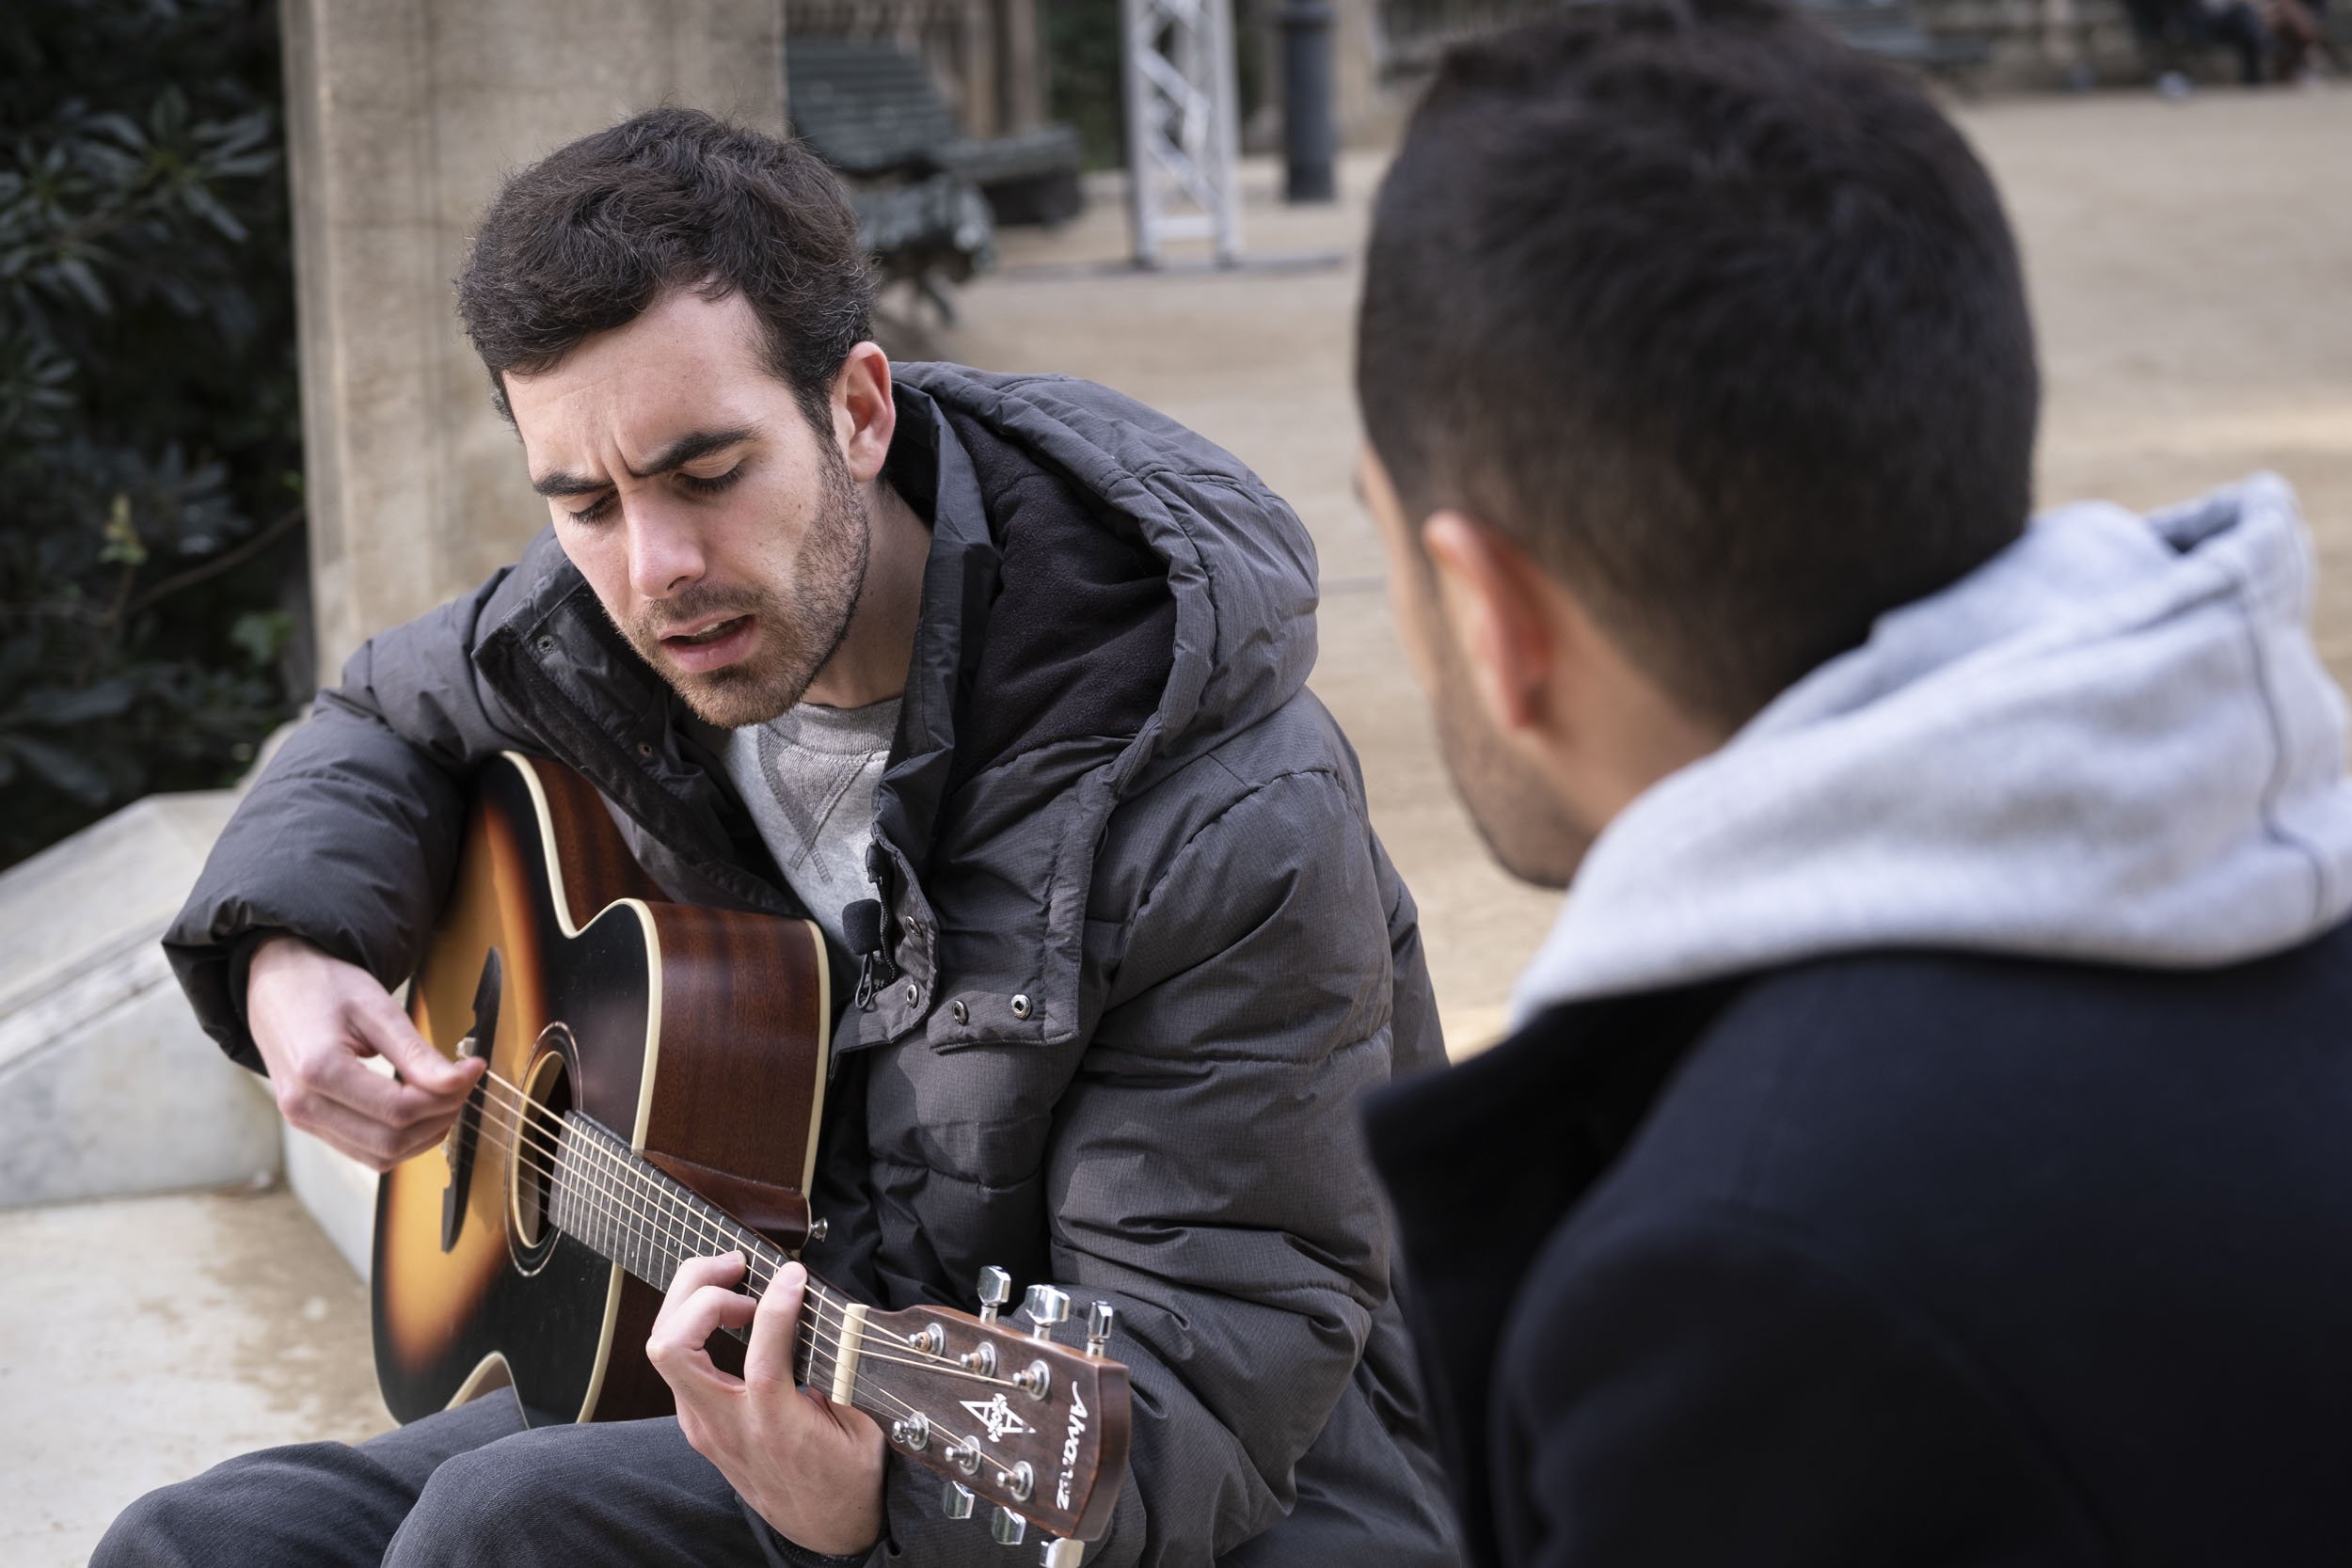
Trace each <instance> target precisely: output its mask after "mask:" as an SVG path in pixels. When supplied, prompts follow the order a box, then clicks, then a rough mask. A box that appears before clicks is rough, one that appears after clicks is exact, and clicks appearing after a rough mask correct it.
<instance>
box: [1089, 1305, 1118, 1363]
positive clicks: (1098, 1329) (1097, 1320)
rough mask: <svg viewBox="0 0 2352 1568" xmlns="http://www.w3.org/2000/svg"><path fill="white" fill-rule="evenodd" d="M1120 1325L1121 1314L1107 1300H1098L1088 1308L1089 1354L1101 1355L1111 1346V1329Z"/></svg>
mask: <svg viewBox="0 0 2352 1568" xmlns="http://www.w3.org/2000/svg"><path fill="white" fill-rule="evenodd" d="M1117 1326H1119V1314H1118V1312H1117V1311H1115V1310H1114V1309H1113V1308H1112V1307H1111V1304H1110V1303H1109V1302H1107V1301H1098V1302H1096V1303H1095V1304H1094V1305H1093V1306H1091V1307H1088V1308H1087V1354H1089V1355H1100V1354H1103V1353H1104V1351H1106V1350H1108V1349H1109V1348H1110V1343H1111V1330H1112V1329H1114V1328H1116V1327H1117Z"/></svg>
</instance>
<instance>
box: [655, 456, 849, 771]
mask: <svg viewBox="0 0 2352 1568" xmlns="http://www.w3.org/2000/svg"><path fill="white" fill-rule="evenodd" d="M818 450H819V451H820V453H821V458H820V461H821V462H822V463H823V465H824V488H823V492H822V494H821V495H820V496H819V497H818V504H817V510H816V512H815V514H814V515H811V517H810V518H809V522H808V528H807V531H806V532H805V533H804V534H803V537H802V542H801V548H800V551H799V553H798V554H797V556H796V557H795V558H794V562H793V570H792V581H791V584H790V585H789V587H788V588H787V590H786V591H785V592H784V593H781V594H779V593H776V592H773V591H771V590H769V589H765V588H749V589H744V588H736V589H727V588H710V589H706V588H704V587H703V586H701V585H700V584H697V585H695V586H694V587H692V588H690V589H688V590H687V591H686V592H685V593H683V594H679V595H678V596H677V597H675V598H674V599H671V600H668V601H666V602H665V603H664V604H663V606H662V607H661V609H660V611H659V612H658V613H656V612H653V611H647V612H646V613H644V614H642V615H640V616H638V617H637V618H636V619H635V620H633V621H632V622H631V623H630V624H629V625H628V626H624V627H623V628H622V632H623V635H625V636H626V637H628V640H629V641H630V643H631V644H632V645H633V646H635V648H636V649H637V652H638V654H639V656H640V657H643V658H644V660H645V662H646V663H648V664H650V665H652V666H653V667H654V669H655V670H656V671H657V672H659V673H660V675H661V678H662V679H663V680H665V681H667V682H669V683H670V686H671V689H674V690H675V691H676V692H677V694H678V695H679V696H680V697H681V698H683V699H684V700H685V703H686V705H687V706H688V707H689V708H691V709H692V710H693V712H694V715H695V717H697V718H699V719H701V720H702V721H704V722H705V723H707V724H714V725H716V726H718V727H719V728H721V729H727V730H734V729H741V728H743V727H744V726H745V725H748V724H764V723H766V722H767V721H769V720H771V719H773V718H775V717H776V716H777V715H779V714H781V713H783V712H784V711H785V710H786V709H787V708H789V707H791V706H792V705H794V704H795V703H798V702H799V701H800V700H801V698H802V697H803V695H804V694H805V693H806V692H807V690H808V688H809V683H810V682H812V681H814V680H815V679H816V678H817V675H818V672H819V671H821V670H823V669H824V667H825V666H826V664H827V663H829V662H830V661H831V660H832V658H833V656H834V654H835V653H836V652H838V651H839V650H840V647H841V643H842V641H843V640H844V639H845V638H847V637H848V636H849V634H850V621H851V619H852V618H853V617H854V616H855V615H856V613H857V607H858V601H859V600H860V599H861V598H863V597H864V596H865V593H866V562H867V560H868V558H869V556H870V555H871V551H872V538H871V529H870V523H869V520H868V518H867V516H866V505H865V502H864V500H863V499H861V498H860V497H859V495H858V492H857V486H856V484H855V483H854V482H853V481H851V480H850V470H849V466H848V465H847V464H846V463H844V462H843V461H842V460H841V454H840V452H839V451H835V450H834V448H833V447H832V446H831V445H830V444H829V443H820V444H819V448H818ZM713 615H752V616H755V617H756V618H757V621H758V626H759V632H760V641H759V643H758V645H757V646H756V647H755V648H754V649H753V651H752V653H751V655H750V657H745V658H742V659H739V660H738V661H736V662H735V663H733V664H730V665H727V666H725V667H724V668H723V669H719V670H713V671H709V672H707V673H688V672H686V671H683V670H680V669H678V668H677V666H676V665H675V663H674V662H672V660H671V659H670V657H669V655H668V653H667V651H666V650H665V649H663V647H662V646H661V638H662V634H663V633H664V632H666V631H668V630H669V629H670V628H671V627H673V626H684V625H688V624H690V623H691V622H694V621H699V620H703V619H705V618H707V617H708V616H713Z"/></svg>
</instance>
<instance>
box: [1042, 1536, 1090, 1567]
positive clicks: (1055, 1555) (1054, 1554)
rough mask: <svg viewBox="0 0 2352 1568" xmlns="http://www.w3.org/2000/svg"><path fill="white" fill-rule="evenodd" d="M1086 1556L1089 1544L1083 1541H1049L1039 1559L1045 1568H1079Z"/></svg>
mask: <svg viewBox="0 0 2352 1568" xmlns="http://www.w3.org/2000/svg"><path fill="white" fill-rule="evenodd" d="M1086 1555H1087V1544H1086V1543H1085V1542H1083V1541H1048V1542H1046V1543H1045V1550H1044V1551H1042V1552H1041V1553H1039V1554H1038V1557H1039V1560H1041V1562H1043V1563H1044V1564H1045V1568H1078V1564H1079V1563H1081V1562H1083V1561H1085V1560H1086Z"/></svg>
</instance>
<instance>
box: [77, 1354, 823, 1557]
mask: <svg viewBox="0 0 2352 1568" xmlns="http://www.w3.org/2000/svg"><path fill="white" fill-rule="evenodd" d="M773 1541H774V1537H773V1535H772V1533H771V1531H770V1530H769V1529H768V1528H767V1527H766V1526H764V1525H762V1524H760V1523H759V1522H758V1519H757V1516H756V1515H755V1514H753V1513H751V1512H750V1511H749V1510H748V1509H746V1508H745V1507H744V1506H743V1503H742V1501H741V1499H740V1498H739V1497H737V1496H736V1495H735V1489H734V1488H733V1487H731V1486H729V1485H728V1484H727V1483H726V1480H725V1478H724V1477H723V1476H721V1475H720V1474H719V1472H718V1470H717V1469H716V1468H715V1467H714V1466H713V1465H711V1463H710V1462H709V1461H708V1460H707V1459H705V1458H703V1456H702V1455H700V1454H698V1453H696V1452H695V1451H694V1450H693V1449H691V1448H689V1447H688V1446H687V1443H686V1439H685V1437H684V1436H682V1435H681V1434H680V1433H679V1432H678V1426H677V1422H676V1421H675V1419H672V1418H666V1417H665V1418H662V1419H660V1420H652V1421H618V1422H613V1423H611V1424H606V1425H591V1426H546V1427H535V1428H532V1429H531V1430H529V1431H526V1430H524V1428H523V1424H522V1417H521V1414H520V1412H519V1411H518V1410H517V1408H516V1404H515V1400H514V1396H513V1395H512V1394H509V1393H499V1394H493V1395H490V1396H487V1397H485V1398H484V1399H479V1400H476V1401H474V1402H472V1403H470V1404H464V1405H459V1406H458V1407H457V1408H455V1409H453V1410H444V1411H442V1412H441V1413H440V1414H439V1415H437V1416H428V1417H426V1418H424V1419H423V1420H421V1421H412V1422H410V1423H409V1424H408V1425H407V1426H405V1427H402V1428H401V1429H400V1430H399V1431H397V1432H388V1433H385V1434H384V1435H383V1436H381V1437H376V1438H372V1439H370V1440H369V1441H367V1442H365V1443H361V1444H359V1445H358V1447H356V1448H355V1447H353V1446H351V1445H349V1444H344V1443H297V1444H294V1445H293V1446H291V1447H288V1448H282V1449H262V1450H261V1451H260V1452H258V1453H249V1454H245V1455H242V1456H240V1457H238V1458H236V1459H231V1460H230V1461H228V1462H227V1463H225V1464H221V1465H215V1466H213V1468H211V1469H209V1470H207V1471H205V1472H204V1473H203V1474H202V1475H200V1476H198V1477H197V1478H196V1479H195V1480H193V1481H182V1482H181V1483H180V1484H179V1485H177V1486H167V1487H164V1488H163V1489H161V1490H160V1491H155V1492H150V1493H149V1494H148V1495H147V1496H146V1497H141V1498H140V1499H139V1500H138V1501H137V1502H135V1503H133V1504H132V1505H131V1506H130V1507H129V1508H128V1509H126V1510H124V1511H123V1513H122V1516H121V1517H120V1518H119V1519H117V1520H116V1521H115V1522H114V1528H111V1529H109V1530H108V1531H107V1532H106V1538H105V1539H104V1540H103V1541H102V1542H100V1543H99V1545H98V1552H97V1555H96V1556H94V1557H92V1558H91V1559H90V1563H91V1568H220V1565H221V1564H226V1563H235V1564H239V1565H240V1568H242V1565H245V1564H251V1565H252V1568H279V1565H284V1568H294V1565H296V1564H300V1565H304V1568H312V1565H318V1568H332V1565H341V1564H346V1563H347V1564H350V1565H352V1568H363V1565H364V1568H379V1565H381V1568H453V1565H455V1564H459V1563H483V1564H497V1565H498V1568H540V1565H546V1568H558V1565H561V1568H593V1565H596V1564H601V1563H612V1564H614V1565H616V1568H617V1565H620V1564H630V1565H641V1564H642V1565H644V1568H666V1565H669V1564H675V1565H676V1568H737V1565H741V1568H783V1565H784V1563H785V1559H784V1558H783V1557H782V1556H781V1555H779V1553H778V1552H777V1551H776V1549H775V1548H774V1546H773V1545H772V1544H771V1543H772V1542H773Z"/></svg>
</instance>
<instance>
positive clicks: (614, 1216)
mask: <svg viewBox="0 0 2352 1568" xmlns="http://www.w3.org/2000/svg"><path fill="white" fill-rule="evenodd" d="M494 1086H496V1087H499V1088H502V1089H505V1090H507V1091H508V1092H509V1093H513V1094H515V1095H516V1097H517V1099H518V1100H520V1102H521V1104H522V1105H523V1106H524V1107H525V1108H528V1109H532V1110H535V1111H536V1112H538V1114H539V1115H541V1117H543V1119H544V1120H546V1121H547V1122H548V1123H549V1124H550V1125H551V1126H552V1128H553V1132H554V1136H555V1138H556V1139H557V1140H558V1142H557V1144H556V1145H555V1146H554V1147H553V1148H550V1147H549V1145H548V1141H547V1138H548V1132H547V1131H546V1130H545V1129H544V1128H542V1127H539V1126H535V1125H532V1124H529V1123H519V1124H518V1122H507V1123H504V1124H503V1125H502V1126H501V1131H507V1132H516V1133H517V1135H518V1136H517V1140H516V1142H515V1143H514V1144H513V1145H512V1146H511V1147H514V1148H516V1152H517V1158H518V1160H519V1158H520V1152H521V1148H522V1147H523V1146H522V1143H521V1142H520V1137H519V1135H520V1134H521V1133H522V1132H526V1131H527V1132H529V1133H530V1135H531V1138H532V1140H533V1142H532V1147H533V1148H534V1151H535V1152H536V1153H538V1154H542V1155H548V1156H550V1157H552V1158H554V1159H556V1160H557V1161H558V1162H559V1163H560V1162H561V1159H562V1154H563V1140H564V1139H566V1138H570V1139H571V1141H572V1145H573V1147H574V1148H578V1149H580V1150H581V1151H583V1153H588V1154H593V1155H596V1156H601V1157H603V1158H602V1164H597V1163H596V1161H594V1160H590V1161H587V1162H585V1164H586V1165H587V1166H588V1169H587V1175H588V1177H589V1178H590V1180H589V1182H588V1188H589V1189H593V1190H587V1189H583V1188H581V1187H580V1186H579V1185H577V1184H576V1185H575V1186H574V1188H573V1196H575V1197H577V1198H579V1199H580V1200H581V1201H582V1202H583V1203H586V1204H587V1205H588V1206H589V1207H590V1208H591V1210H592V1211H594V1212H592V1213H591V1215H590V1216H589V1217H590V1218H591V1219H603V1220H609V1221H611V1220H618V1219H619V1218H620V1217H621V1210H622V1208H623V1207H626V1208H627V1210H628V1215H629V1217H631V1218H634V1219H635V1220H637V1221H639V1222H641V1223H640V1224H639V1225H638V1226H637V1227H636V1231H637V1234H636V1236H634V1237H629V1238H621V1239H620V1240H622V1241H626V1240H630V1239H645V1238H647V1237H650V1238H652V1239H655V1240H661V1239H671V1240H674V1241H675V1243H676V1244H678V1245H680V1246H684V1245H686V1244H688V1238H687V1236H686V1234H685V1231H684V1229H683V1228H682V1227H681V1226H680V1225H679V1224H678V1223H675V1222H681V1221H691V1222H692V1224H693V1226H694V1236H695V1240H697V1241H698V1242H703V1243H707V1242H711V1241H727V1240H729V1238H728V1236H727V1234H726V1231H725V1230H723V1229H714V1228H713V1225H712V1222H711V1220H710V1219H708V1218H707V1217H705V1216H703V1215H701V1214H699V1213H696V1212H693V1211H691V1210H689V1209H686V1208H685V1207H683V1206H682V1205H680V1204H679V1203H678V1202H677V1201H676V1200H675V1198H674V1197H672V1196H671V1195H669V1194H668V1193H666V1192H663V1191H661V1190H660V1188H658V1187H654V1186H652V1185H651V1183H650V1182H649V1181H648V1180H646V1179H645V1178H644V1173H642V1172H638V1171H635V1170H631V1169H628V1167H625V1166H621V1165H619V1164H617V1163H616V1161H615V1159H614V1155H615V1154H616V1153H617V1150H614V1149H609V1148H607V1147H606V1145H605V1142H604V1140H603V1139H601V1138H598V1137H596V1136H594V1135H591V1134H580V1135H577V1136H574V1135H573V1133H572V1130H571V1129H570V1128H569V1127H568V1125H567V1124H565V1123H564V1122H563V1121H561V1120H559V1119H557V1118H555V1117H554V1116H553V1114H552V1113H551V1112H548V1111H547V1110H546V1108H545V1107H541V1106H536V1105H534V1104H533V1102H532V1101H528V1100H523V1099H521V1097H520V1093H519V1091H518V1090H516V1089H515V1087H514V1085H511V1084H510V1083H508V1082H507V1081H506V1080H504V1079H498V1080H496V1082H495V1085H494ZM485 1109H487V1110H489V1111H491V1112H492V1114H495V1115H500V1116H504V1115H507V1114H510V1113H512V1111H513V1109H514V1108H513V1107H511V1106H509V1107H485ZM532 1168H533V1170H534V1171H535V1172H536V1173H537V1174H540V1175H554V1174H556V1173H553V1172H550V1171H549V1170H548V1168H547V1167H546V1166H544V1165H538V1164H534V1165H533V1166H532ZM564 1168H565V1169H570V1168H573V1167H571V1166H566V1167H564ZM608 1175H609V1176H610V1177H611V1178H612V1180H607V1177H608ZM624 1177H627V1178H630V1179H633V1180H628V1181H622V1179H623V1178H624ZM616 1181H622V1184H621V1185H618V1186H616V1185H615V1182H616ZM641 1196H642V1197H644V1198H647V1199H649V1200H650V1199H652V1198H655V1197H660V1198H661V1199H663V1200H664V1204H663V1209H662V1212H649V1211H648V1210H647V1209H646V1208H644V1205H643V1204H641V1203H640V1202H639V1201H638V1199H639V1198H640V1197H641ZM614 1199H618V1200H619V1201H618V1202H617V1203H616V1202H614V1201H612V1200H614ZM725 1223H726V1225H727V1226H729V1227H733V1226H734V1222H733V1221H732V1220H727V1221H726V1222H725ZM771 1245H772V1243H767V1242H766V1240H765V1239H764V1238H762V1239H761V1240H760V1241H759V1242H758V1243H753V1241H752V1240H751V1238H750V1237H748V1236H747V1235H745V1234H743V1233H742V1231H741V1230H740V1228H739V1227H735V1234H734V1236H733V1238H732V1240H731V1242H730V1246H731V1248H733V1249H739V1250H741V1251H742V1252H743V1254H744V1258H745V1264H746V1274H747V1275H752V1276H753V1278H754V1279H755V1282H756V1283H757V1284H759V1285H760V1287H761V1288H762V1289H763V1290H764V1289H765V1288H766V1287H767V1285H768V1284H769V1283H770V1282H771V1281H772V1279H773V1278H774V1272H775V1270H776V1269H777V1268H778V1267H780V1266H781V1264H770V1265H768V1273H767V1275H765V1276H760V1275H757V1273H756V1270H757V1264H758V1262H759V1261H760V1252H761V1251H762V1250H763V1249H767V1248H769V1247H771ZM787 1260H788V1259H787ZM812 1286H813V1289H812V1290H811V1291H809V1292H808V1293H809V1296H810V1299H811V1302H812V1305H813V1307H814V1308H815V1310H814V1311H812V1312H811V1313H808V1314H805V1315H803V1326H807V1325H808V1324H809V1323H810V1322H811V1320H814V1321H815V1322H816V1323H819V1324H821V1325H823V1326H826V1327H830V1328H832V1329H834V1338H835V1346H834V1362H835V1364H836V1368H837V1365H838V1362H839V1340H840V1330H841V1329H842V1328H843V1327H844V1326H846V1323H847V1314H846V1312H845V1311H844V1309H843V1307H841V1306H839V1305H836V1304H835V1303H834V1301H832V1300H831V1299H830V1297H831V1292H830V1291H829V1290H828V1288H827V1287H825V1286H824V1285H823V1284H821V1283H820V1282H815V1281H812ZM874 1332H875V1333H876V1334H877V1335H879V1334H881V1331H874ZM811 1338H812V1346H811V1348H812V1351H814V1350H816V1349H818V1348H819V1347H817V1346H816V1345H815V1344H814V1343H813V1335H812V1337H811ZM859 1338H860V1341H861V1343H863V1341H864V1340H865V1339H866V1338H867V1335H866V1334H865V1333H861V1334H860V1336H859ZM882 1342H884V1343H895V1342H896V1341H895V1339H894V1338H890V1337H888V1336H886V1335H885V1336H882ZM906 1364H910V1365H912V1364H914V1363H906Z"/></svg>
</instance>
